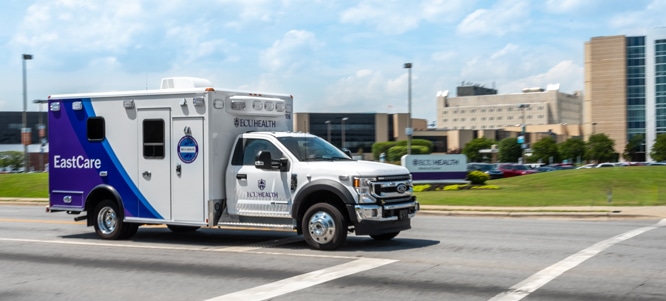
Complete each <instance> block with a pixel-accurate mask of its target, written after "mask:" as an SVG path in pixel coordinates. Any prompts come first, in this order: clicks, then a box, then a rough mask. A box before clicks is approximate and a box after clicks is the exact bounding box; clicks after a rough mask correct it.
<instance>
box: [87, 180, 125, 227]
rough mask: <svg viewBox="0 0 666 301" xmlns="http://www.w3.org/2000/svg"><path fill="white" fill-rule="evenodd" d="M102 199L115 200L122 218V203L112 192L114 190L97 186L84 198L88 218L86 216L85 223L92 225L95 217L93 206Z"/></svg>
mask: <svg viewBox="0 0 666 301" xmlns="http://www.w3.org/2000/svg"><path fill="white" fill-rule="evenodd" d="M103 200H111V201H114V202H116V205H118V208H119V210H118V211H119V212H118V214H120V218H121V219H122V218H124V212H125V211H124V209H123V206H122V204H121V203H120V200H119V199H118V195H117V194H116V193H114V191H112V190H110V189H106V188H97V189H95V190H93V191H92V192H91V193H90V194H89V195H88V197H87V198H86V211H87V212H88V218H87V225H88V226H92V225H93V220H94V219H95V218H96V217H95V216H94V214H95V213H94V211H95V207H97V205H98V204H99V203H101V202H102V201H103Z"/></svg>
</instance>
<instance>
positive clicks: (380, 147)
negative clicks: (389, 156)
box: [372, 141, 397, 160]
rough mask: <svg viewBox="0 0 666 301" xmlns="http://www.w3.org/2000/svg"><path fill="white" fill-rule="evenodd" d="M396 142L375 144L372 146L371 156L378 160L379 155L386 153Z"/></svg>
mask: <svg viewBox="0 0 666 301" xmlns="http://www.w3.org/2000/svg"><path fill="white" fill-rule="evenodd" d="M396 143H397V142H395V141H387V142H377V143H374V144H373V145H372V156H373V157H374V158H375V160H379V155H380V154H381V153H388V150H389V148H391V147H394V146H395V145H396Z"/></svg>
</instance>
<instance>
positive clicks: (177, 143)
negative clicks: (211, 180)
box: [171, 117, 206, 223]
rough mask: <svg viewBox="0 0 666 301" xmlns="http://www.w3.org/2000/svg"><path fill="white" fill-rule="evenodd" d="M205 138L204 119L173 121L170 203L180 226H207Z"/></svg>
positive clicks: (184, 118) (191, 118) (178, 119)
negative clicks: (205, 213)
mask: <svg viewBox="0 0 666 301" xmlns="http://www.w3.org/2000/svg"><path fill="white" fill-rule="evenodd" d="M203 137H204V133H203V118H202V117H182V118H181V117H174V118H173V126H172V132H171V138H172V139H173V142H174V146H173V147H172V148H171V159H172V162H173V164H172V165H171V169H172V170H171V187H172V190H171V200H172V205H173V206H172V216H173V220H174V221H177V222H196V223H203V222H205V220H204V205H205V204H206V202H205V201H204V189H205V187H204V163H205V162H204V154H203V152H204V149H205V148H204V139H203Z"/></svg>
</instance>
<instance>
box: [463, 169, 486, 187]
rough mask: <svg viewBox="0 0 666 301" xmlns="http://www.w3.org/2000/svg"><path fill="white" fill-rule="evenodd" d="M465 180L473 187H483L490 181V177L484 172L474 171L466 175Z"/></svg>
mask: <svg viewBox="0 0 666 301" xmlns="http://www.w3.org/2000/svg"><path fill="white" fill-rule="evenodd" d="M467 180H468V181H470V182H472V184H475V185H483V184H485V183H486V181H488V180H490V176H489V175H487V174H486V173H485V172H482V171H478V170H475V171H472V172H470V173H468V174H467Z"/></svg>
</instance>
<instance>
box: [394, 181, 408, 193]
mask: <svg viewBox="0 0 666 301" xmlns="http://www.w3.org/2000/svg"><path fill="white" fill-rule="evenodd" d="M395 190H396V191H397V192H398V193H405V191H407V185H405V183H400V184H398V186H396V187H395Z"/></svg>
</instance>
